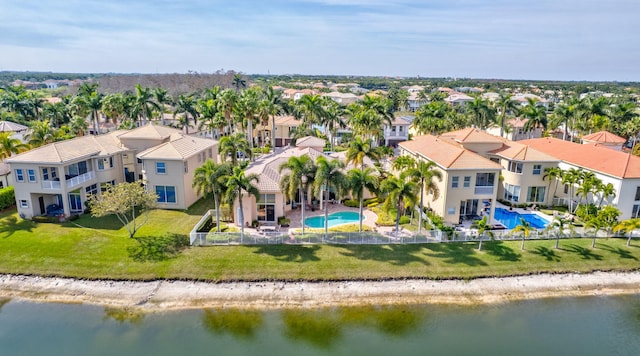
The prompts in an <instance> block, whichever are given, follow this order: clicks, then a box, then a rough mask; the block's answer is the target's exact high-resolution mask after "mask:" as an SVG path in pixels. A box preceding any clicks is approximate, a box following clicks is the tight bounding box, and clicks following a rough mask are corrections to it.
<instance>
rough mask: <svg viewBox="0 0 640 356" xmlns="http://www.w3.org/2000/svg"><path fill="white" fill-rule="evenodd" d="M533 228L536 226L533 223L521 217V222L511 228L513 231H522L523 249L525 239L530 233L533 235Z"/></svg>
mask: <svg viewBox="0 0 640 356" xmlns="http://www.w3.org/2000/svg"><path fill="white" fill-rule="evenodd" d="M533 230H534V228H533V227H532V226H531V224H530V223H529V222H528V221H526V220H525V219H523V218H520V224H518V226H516V227H515V228H513V230H511V232H514V233H517V232H519V233H522V245H521V246H520V249H521V250H524V240H525V239H527V238H528V237H529V235H531V231H533Z"/></svg>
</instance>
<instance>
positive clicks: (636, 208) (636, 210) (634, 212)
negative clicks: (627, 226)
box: [631, 204, 640, 219]
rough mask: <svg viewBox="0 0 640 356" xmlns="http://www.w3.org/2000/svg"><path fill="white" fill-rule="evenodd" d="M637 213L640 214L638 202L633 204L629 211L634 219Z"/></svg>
mask: <svg viewBox="0 0 640 356" xmlns="http://www.w3.org/2000/svg"><path fill="white" fill-rule="evenodd" d="M638 215H640V204H635V205H634V206H633V211H632V212H631V217H632V218H634V219H635V218H637V217H638Z"/></svg>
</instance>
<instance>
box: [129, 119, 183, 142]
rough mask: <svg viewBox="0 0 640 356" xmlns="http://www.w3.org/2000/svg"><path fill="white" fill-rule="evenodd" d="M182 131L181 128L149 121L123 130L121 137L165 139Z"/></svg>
mask: <svg viewBox="0 0 640 356" xmlns="http://www.w3.org/2000/svg"><path fill="white" fill-rule="evenodd" d="M180 132H181V131H180V130H176V129H172V128H169V127H166V126H160V125H154V124H151V123H149V124H147V125H144V126H140V127H138V128H135V129H133V130H130V131H126V132H124V133H122V132H121V133H120V135H119V137H120V138H128V139H143V140H145V139H146V140H164V139H167V138H169V137H170V136H171V135H172V134H174V133H180Z"/></svg>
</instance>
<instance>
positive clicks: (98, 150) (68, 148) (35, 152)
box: [6, 133, 128, 164]
mask: <svg viewBox="0 0 640 356" xmlns="http://www.w3.org/2000/svg"><path fill="white" fill-rule="evenodd" d="M127 150H128V149H127V148H126V147H124V146H122V145H121V144H120V142H119V141H118V139H117V137H116V135H115V134H113V133H111V134H107V135H101V136H82V137H76V138H73V139H71V140H65V141H60V142H54V143H50V144H48V145H45V146H42V147H38V148H35V149H32V150H29V151H26V152H23V153H20V154H19V155H16V156H12V157H10V158H8V159H7V160H6V161H7V162H9V163H14V162H21V163H52V164H58V163H64V162H71V161H74V160H77V159H81V158H85V157H90V156H108V155H112V154H114V153H116V152H123V151H127Z"/></svg>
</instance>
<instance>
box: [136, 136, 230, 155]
mask: <svg viewBox="0 0 640 356" xmlns="http://www.w3.org/2000/svg"><path fill="white" fill-rule="evenodd" d="M217 143H218V141H215V140H211V139H207V138H199V137H193V136H186V135H181V134H176V135H172V136H171V140H170V141H169V142H165V143H163V144H160V145H158V146H154V147H151V148H149V149H146V150H144V151H142V152H140V153H138V154H137V155H136V157H138V158H141V159H166V160H178V161H182V160H184V159H187V158H189V157H191V156H193V155H195V154H197V153H199V152H202V151H203V150H206V149H208V148H212V147H214V146H215V145H216V144H217Z"/></svg>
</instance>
